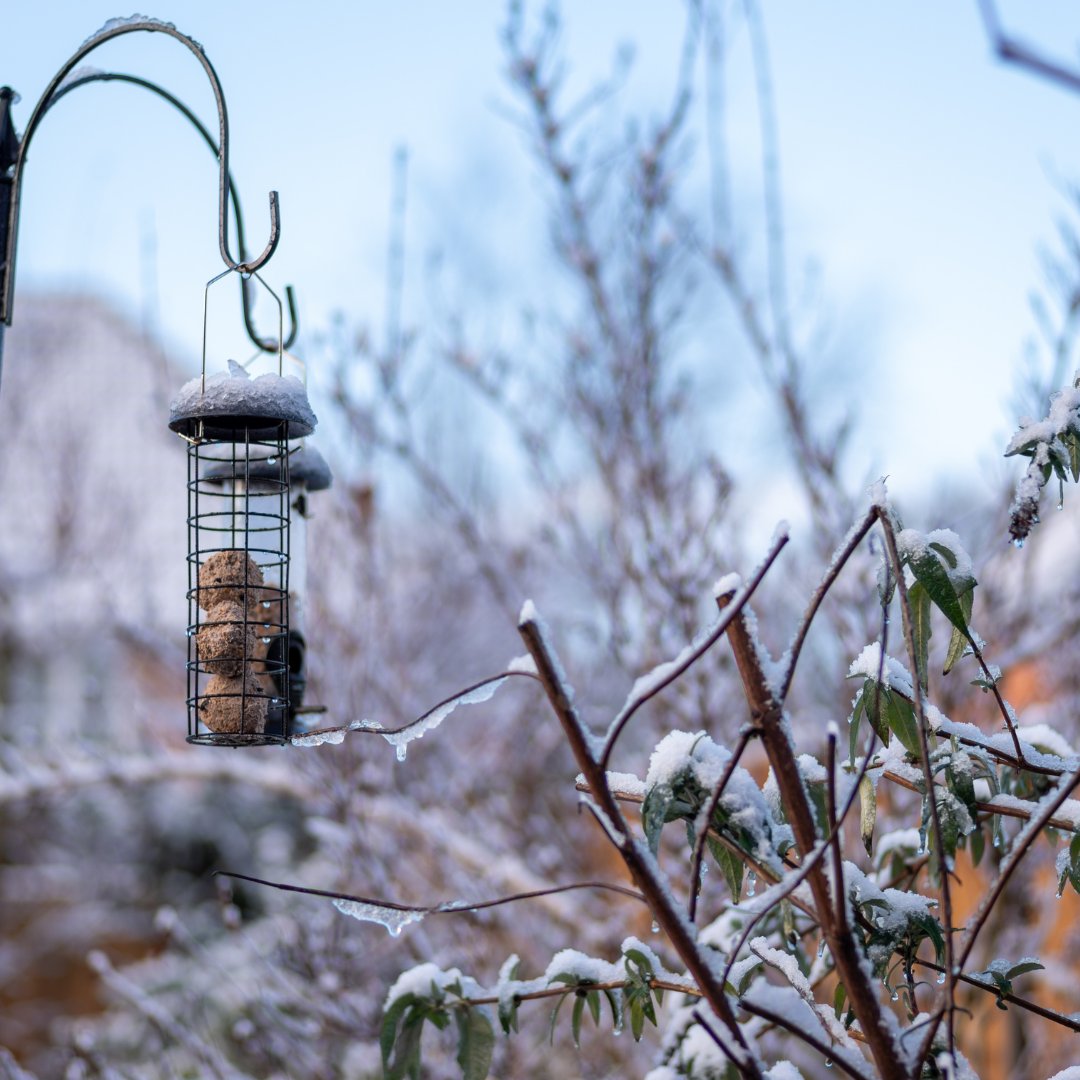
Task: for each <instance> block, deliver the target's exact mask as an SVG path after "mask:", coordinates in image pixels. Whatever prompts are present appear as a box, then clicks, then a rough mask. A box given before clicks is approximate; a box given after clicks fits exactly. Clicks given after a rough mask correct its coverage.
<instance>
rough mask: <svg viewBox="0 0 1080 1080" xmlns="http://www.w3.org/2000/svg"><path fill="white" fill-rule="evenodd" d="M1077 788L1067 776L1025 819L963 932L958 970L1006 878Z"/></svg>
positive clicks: (1075, 779) (1079, 779) (1076, 777)
mask: <svg viewBox="0 0 1080 1080" xmlns="http://www.w3.org/2000/svg"><path fill="white" fill-rule="evenodd" d="M1077 784H1080V772H1074V773H1069V774H1068V775H1066V776H1064V777H1062V779H1061V781H1060V783H1059V785H1058V790H1057V792H1056V793H1053V796H1052V797H1051V796H1049V795H1048V796H1045V797H1044V798H1043V799H1042V801H1041V803H1040V806H1041V809H1040V811H1039V813H1038V814H1034V815H1032V816H1031V817H1030V818H1029V819H1028V823H1027V824H1026V825H1025V826H1024V827H1023V828H1022V829H1021V830H1020V832H1019V834H1018V835H1017V837H1016V839H1015V841H1013V846H1012V850H1011V851H1010V852H1009V854H1008V855H1007V856H1006V858H1005V860H1004V861H1003V862H1002V865H1001V869H1000V871H999V872H998V876H997V878H996V879H995V880H994V882H993V884H992V885H991V886H990V888H989V890H988V891H987V893H986V895H985V896H984V897H983V898H982V901H981V902H980V903H979V906H978V908H977V909H976V910H975V914H974V915H973V916H972V917H971V919H970V920H969V921H968V927H967V930H966V931H965V932H964V938H963V941H962V942H961V946H960V955H959V958H958V960H957V963H958V965H959V966H960V967H961V968H962V967H964V966H965V965H966V964H967V961H968V957H969V956H970V955H971V950H972V949H973V948H974V947H975V939H976V938H977V937H978V936H979V933H980V931H981V930H982V928H983V926H985V925H986V920H987V919H988V918H989V916H990V912H991V911H992V910H993V907H994V905H995V904H996V903H997V902H998V900H999V899H1000V897H1001V894H1002V893H1003V892H1004V891H1005V886H1006V885H1007V884H1008V883H1009V878H1011V877H1012V875H1013V874H1014V873H1015V872H1016V869H1017V867H1018V866H1019V865H1020V863H1021V861H1022V860H1023V858H1024V856H1025V855H1026V854H1027V852H1028V849H1029V848H1030V847H1031V845H1032V844H1033V843H1034V842H1035V840H1036V838H1037V837H1038V836H1039V834H1040V833H1041V832H1042V830H1043V829H1044V828H1046V826H1047V825H1048V824H1049V823H1050V821H1051V819H1052V818H1053V816H1054V813H1055V811H1057V810H1058V809H1060V807H1061V805H1062V803H1064V802H1065V800H1066V799H1067V798H1068V797H1069V796H1070V795H1071V794H1072V792H1073V789H1074V788H1075V787H1076V785H1077Z"/></svg>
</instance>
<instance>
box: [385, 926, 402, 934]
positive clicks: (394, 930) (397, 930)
mask: <svg viewBox="0 0 1080 1080" xmlns="http://www.w3.org/2000/svg"><path fill="white" fill-rule="evenodd" d="M388 929H389V931H390V936H391V937H401V927H400V926H391V927H388Z"/></svg>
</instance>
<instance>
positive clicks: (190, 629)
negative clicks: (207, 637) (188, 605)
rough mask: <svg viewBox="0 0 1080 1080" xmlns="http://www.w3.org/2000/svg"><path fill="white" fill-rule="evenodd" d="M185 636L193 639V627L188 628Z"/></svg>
mask: <svg viewBox="0 0 1080 1080" xmlns="http://www.w3.org/2000/svg"><path fill="white" fill-rule="evenodd" d="M187 636H188V637H194V636H195V627H193V626H189V627H188V631H187Z"/></svg>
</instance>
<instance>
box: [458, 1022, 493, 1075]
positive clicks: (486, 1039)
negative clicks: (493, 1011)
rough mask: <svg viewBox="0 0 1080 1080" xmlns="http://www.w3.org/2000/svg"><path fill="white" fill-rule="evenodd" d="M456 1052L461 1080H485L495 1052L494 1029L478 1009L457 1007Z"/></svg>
mask: <svg viewBox="0 0 1080 1080" xmlns="http://www.w3.org/2000/svg"><path fill="white" fill-rule="evenodd" d="M456 1013H457V1025H458V1053H457V1063H458V1064H459V1065H460V1066H461V1075H462V1080H486V1077H487V1075H488V1073H489V1072H490V1071H491V1058H492V1056H493V1054H494V1052H495V1031H494V1030H493V1028H492V1026H491V1021H490V1020H489V1019H488V1018H487V1016H486V1015H485V1014H484V1013H483V1012H482V1011H481V1010H480V1009H457V1010H456Z"/></svg>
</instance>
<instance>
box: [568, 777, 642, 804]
mask: <svg viewBox="0 0 1080 1080" xmlns="http://www.w3.org/2000/svg"><path fill="white" fill-rule="evenodd" d="M606 775H607V782H608V787H609V788H611V790H612V791H617V792H619V793H620V794H623V795H640V796H641V797H642V798H644V797H645V792H646V787H645V781H644V780H641V779H639V778H638V777H637V776H636V775H635V774H634V773H625V772H609V773H607V774H606ZM584 779H585V777H584V776H578V782H579V783H581V782H583V781H584Z"/></svg>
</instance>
